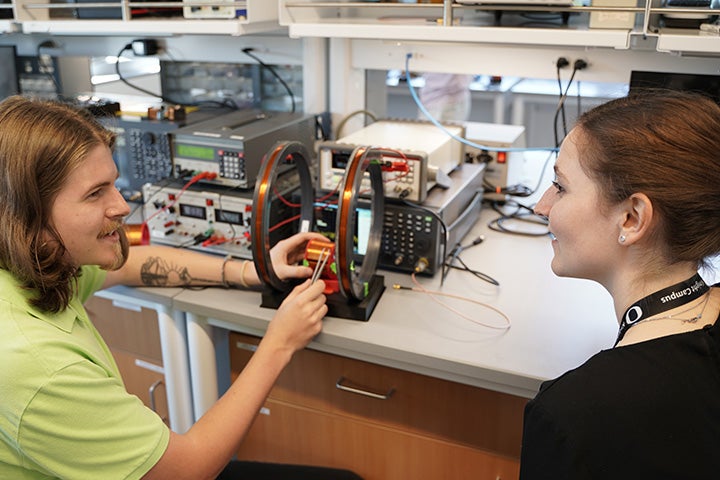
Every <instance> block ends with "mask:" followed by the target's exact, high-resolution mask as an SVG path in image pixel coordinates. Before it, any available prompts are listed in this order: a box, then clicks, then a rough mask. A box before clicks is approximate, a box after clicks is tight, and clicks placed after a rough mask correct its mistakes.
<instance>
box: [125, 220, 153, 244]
mask: <svg viewBox="0 0 720 480" xmlns="http://www.w3.org/2000/svg"><path fill="white" fill-rule="evenodd" d="M123 227H124V228H125V235H126V236H127V239H128V242H129V243H130V245H150V230H149V229H148V226H147V224H146V223H126V224H124V225H123Z"/></svg>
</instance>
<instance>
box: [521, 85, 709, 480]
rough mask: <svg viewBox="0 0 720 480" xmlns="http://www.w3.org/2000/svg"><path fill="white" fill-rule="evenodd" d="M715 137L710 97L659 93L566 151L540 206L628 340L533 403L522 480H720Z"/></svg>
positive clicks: (587, 121)
mask: <svg viewBox="0 0 720 480" xmlns="http://www.w3.org/2000/svg"><path fill="white" fill-rule="evenodd" d="M718 132H720V107H719V106H718V105H717V104H715V103H714V102H713V101H712V100H710V99H707V98H705V97H702V96H699V95H695V94H690V93H681V92H671V91H656V92H647V93H643V94H638V95H632V96H630V97H626V98H620V99H616V100H613V101H610V102H608V103H605V104H603V105H600V106H599V107H596V108H595V109H593V110H591V111H589V112H587V113H585V114H584V115H583V116H581V118H580V119H579V120H578V122H577V124H576V126H575V127H574V128H573V130H572V131H571V132H570V134H569V135H568V137H567V138H566V139H565V141H564V142H563V145H562V148H561V150H560V154H559V156H558V159H557V163H556V165H555V181H554V182H553V185H552V186H551V187H550V188H549V189H548V191H547V192H545V194H544V195H543V197H542V198H541V200H540V201H539V202H538V204H537V206H536V207H535V211H536V213H538V214H540V215H543V216H545V217H547V218H548V221H549V228H550V231H551V232H552V234H551V237H552V248H553V251H554V257H553V260H552V264H551V265H552V270H553V272H555V274H557V275H560V276H566V277H576V278H584V279H589V280H594V281H596V282H598V283H600V284H601V285H602V286H603V287H605V288H606V289H607V291H608V292H609V293H610V294H611V295H612V298H613V302H614V306H615V312H616V315H617V321H618V323H619V333H618V338H617V342H616V345H615V346H614V348H612V349H608V350H604V351H602V352H600V353H598V354H597V355H595V356H593V357H592V358H590V359H589V360H588V361H587V362H586V363H585V364H583V365H582V366H580V367H578V368H577V369H575V370H572V371H570V372H567V373H566V374H564V375H562V376H561V377H559V378H557V379H555V380H552V381H549V382H545V383H544V384H543V385H542V386H541V388H540V391H539V393H538V394H537V396H536V397H535V399H533V400H531V401H530V402H529V403H528V405H527V407H526V410H525V424H524V437H523V446H522V455H521V474H520V477H521V479H523V480H535V479H553V480H558V479H573V480H577V479H586V478H587V479H589V478H595V479H613V480H617V479H633V480H636V479H653V480H657V479H683V480H690V479H710V478H717V477H718V472H720V456H718V455H717V449H718V447H720V330H719V328H720V327H719V326H717V325H716V323H717V319H718V314H719V312H720V291H719V290H718V289H717V288H714V287H710V286H708V285H706V284H705V282H704V281H703V279H702V278H701V277H700V275H699V274H698V271H699V270H701V269H702V268H703V267H709V266H711V265H710V260H711V259H712V257H714V256H716V255H718V253H719V252H720V134H718ZM590 307H591V308H592V306H590ZM577 321H582V312H578V318H577Z"/></svg>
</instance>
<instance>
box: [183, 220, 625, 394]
mask: <svg viewBox="0 0 720 480" xmlns="http://www.w3.org/2000/svg"><path fill="white" fill-rule="evenodd" d="M495 216H497V213H496V212H493V211H492V210H490V209H486V210H483V212H481V214H480V219H479V221H478V222H477V224H476V225H475V227H474V228H473V230H471V231H470V233H469V234H468V235H467V236H466V238H465V242H464V243H467V242H470V241H472V239H474V238H476V237H478V236H480V235H484V236H485V241H484V242H482V243H481V244H479V245H476V246H474V247H472V248H468V249H467V250H465V251H464V252H463V253H462V254H461V258H462V260H463V261H464V262H465V263H466V264H467V265H468V267H470V268H472V269H474V270H479V271H481V272H483V273H485V274H487V275H489V276H491V277H493V278H495V279H496V280H497V281H498V282H499V283H500V286H499V287H496V286H493V285H491V284H489V283H487V282H485V281H482V280H480V279H478V278H476V277H475V276H473V275H472V274H470V273H468V272H465V271H460V270H451V271H450V272H449V274H448V276H447V278H446V280H445V282H444V285H442V286H441V285H440V283H441V282H440V277H441V276H440V274H436V275H435V276H434V277H420V276H418V277H417V280H418V283H419V284H420V285H422V287H423V288H425V289H428V290H431V291H439V292H443V293H446V294H451V295H458V296H461V297H464V298H467V299H468V301H466V300H459V299H455V298H451V297H446V296H438V295H435V296H433V295H430V294H428V293H421V292H418V291H415V290H407V289H393V288H392V285H393V284H395V283H397V284H400V285H403V286H408V287H412V286H414V285H413V283H412V278H411V276H410V275H408V274H404V273H395V272H387V271H382V270H379V271H378V275H382V276H383V277H384V283H385V287H386V289H385V291H384V293H383V295H382V297H381V298H380V300H379V302H378V304H377V306H376V307H375V310H374V311H373V313H372V315H371V316H370V319H369V320H368V321H367V322H363V321H357V320H348V319H343V318H333V317H328V318H326V319H325V320H324V325H323V331H322V333H321V334H319V335H318V336H317V337H316V338H315V339H314V341H313V342H311V344H310V345H309V346H308V347H309V348H312V349H316V350H320V351H325V352H328V353H334V354H338V355H342V356H346V357H349V358H355V359H359V360H364V361H369V362H372V363H376V364H380V365H386V366H390V367H394V368H399V369H402V370H407V371H411V372H415V373H419V374H425V375H430V376H433V377H437V378H442V379H446V380H450V381H456V382H460V383H465V384H468V385H473V386H477V387H482V388H488V389H491V390H495V391H500V392H504V393H510V394H514V395H518V396H523V397H528V398H530V397H532V396H534V395H535V393H536V392H537V390H538V388H539V386H540V383H541V382H542V381H544V380H547V379H550V378H554V377H556V376H558V375H560V374H562V373H563V372H565V371H567V370H569V369H572V368H574V367H576V366H579V365H580V364H582V363H583V362H584V361H585V360H586V359H588V358H589V357H590V356H592V355H593V354H595V353H597V352H598V351H600V350H601V349H605V348H610V347H611V346H612V344H613V341H614V339H615V335H616V333H617V323H616V321H615V319H614V312H613V309H612V303H611V299H610V296H609V294H608V293H607V292H606V291H605V290H604V289H603V288H602V287H600V286H599V285H597V284H595V283H593V282H590V281H586V280H577V279H567V278H558V277H556V276H555V275H554V274H553V273H552V271H551V270H550V260H551V258H552V247H551V244H550V240H549V238H548V237H547V236H540V237H530V236H520V235H514V234H507V233H500V232H497V231H494V230H490V229H489V228H488V225H487V224H488V221H490V220H492V219H493V218H494V217H495ZM435 299H437V300H440V301H442V302H445V303H448V304H450V305H451V307H452V308H453V309H455V310H458V311H460V312H461V313H463V315H464V317H462V316H459V315H458V314H457V313H455V312H454V311H452V310H450V309H448V308H447V307H445V306H443V305H441V304H439V303H437V302H436V301H435ZM260 300H261V296H260V293H259V292H248V291H235V290H224V289H219V288H210V289H205V290H183V291H181V292H179V293H177V294H176V295H174V296H173V297H172V303H173V308H175V309H178V310H182V311H185V312H192V313H193V314H195V315H198V316H202V317H205V318H207V320H208V323H209V324H210V325H213V326H215V327H221V328H225V329H229V330H232V331H239V332H244V333H248V334H254V335H262V334H263V332H264V331H265V330H266V328H267V325H268V323H269V321H270V320H271V318H272V316H273V314H274V313H275V310H273V309H270V308H264V307H261V306H260ZM482 304H487V305H489V306H491V307H493V308H496V309H499V310H500V311H502V312H503V313H504V314H505V315H507V317H508V318H509V319H510V323H511V326H510V328H509V329H507V330H498V329H494V328H490V327H488V326H486V325H485V324H487V325H492V326H496V327H497V326H503V325H504V324H505V320H504V318H503V316H502V315H501V314H499V313H497V312H496V311H495V310H493V309H492V308H488V307H487V306H484V305H482Z"/></svg>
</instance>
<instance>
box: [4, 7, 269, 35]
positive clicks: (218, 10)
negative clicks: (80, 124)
mask: <svg viewBox="0 0 720 480" xmlns="http://www.w3.org/2000/svg"><path fill="white" fill-rule="evenodd" d="M13 1H14V3H15V11H16V18H15V20H14V21H15V22H16V23H17V24H18V25H19V26H20V29H21V30H22V32H24V33H51V34H59V35H62V34H66V35H123V34H131V35H135V34H144V35H153V34H154V35H173V34H181V35H184V34H210V35H233V36H238V35H248V34H256V33H264V32H272V31H277V30H279V29H281V28H282V27H281V26H280V24H279V23H278V3H277V2H276V1H272V0H184V1H180V2H178V1H170V0H165V1H156V2H154V1H151V2H144V1H142V0H96V1H93V2H83V3H80V2H77V3H53V2H52V0H13ZM141 9H152V10H156V16H151V15H148V14H144V15H143V16H138V14H136V13H135V12H136V11H137V10H141ZM191 9H193V10H191ZM228 9H229V12H228ZM76 11H80V12H86V14H87V15H91V14H92V15H94V16H95V17H98V16H101V15H102V16H105V17H110V18H104V19H100V18H74V13H75V12H76ZM105 12H107V14H106V15H105ZM235 12H237V15H238V16H237V18H220V17H217V15H226V14H227V13H229V14H230V15H235V14H236V13H235ZM168 14H173V15H178V14H179V16H168ZM183 15H184V16H183ZM201 15H202V16H204V18H202V17H200V16H201ZM113 16H115V17H117V18H112V17H113ZM191 16H192V18H190V17H191ZM120 17H122V18H120Z"/></svg>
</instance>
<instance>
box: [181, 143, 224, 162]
mask: <svg viewBox="0 0 720 480" xmlns="http://www.w3.org/2000/svg"><path fill="white" fill-rule="evenodd" d="M175 154H176V155H177V156H178V157H183V158H194V159H197V160H215V149H214V148H212V147H201V146H198V145H185V144H182V143H180V144H176V145H175Z"/></svg>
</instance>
